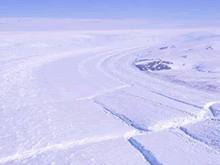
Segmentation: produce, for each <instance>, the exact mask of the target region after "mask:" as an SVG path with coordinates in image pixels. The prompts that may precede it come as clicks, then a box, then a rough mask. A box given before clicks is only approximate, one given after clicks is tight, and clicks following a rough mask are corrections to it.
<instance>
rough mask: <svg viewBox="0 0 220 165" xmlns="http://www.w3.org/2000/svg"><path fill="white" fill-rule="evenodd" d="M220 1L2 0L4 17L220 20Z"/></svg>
mask: <svg viewBox="0 0 220 165" xmlns="http://www.w3.org/2000/svg"><path fill="white" fill-rule="evenodd" d="M219 7H220V1H219V0H53V1H50V0H2V1H1V4H0V17H38V18H39V17H44V18H95V19H106V18H107V19H131V18H133V19H147V20H158V21H161V20H172V21H173V20H178V21H179V20H183V21H185V20H186V21H189V20H193V21H195V20H207V19H208V20H218V19H220V12H219V10H220V9H219Z"/></svg>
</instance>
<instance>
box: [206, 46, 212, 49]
mask: <svg viewBox="0 0 220 165" xmlns="http://www.w3.org/2000/svg"><path fill="white" fill-rule="evenodd" d="M205 49H206V50H213V47H212V46H206V48H205Z"/></svg>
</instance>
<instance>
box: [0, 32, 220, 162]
mask: <svg viewBox="0 0 220 165" xmlns="http://www.w3.org/2000/svg"><path fill="white" fill-rule="evenodd" d="M149 63H150V64H149ZM166 65H167V66H166ZM138 66H139V67H138ZM140 66H141V67H140ZM219 66H220V30H205V29H187V30H180V29H179V30H175V29H169V30H168V29H167V30H166V29H165V30H152V29H151V30H150V29H149V30H104V31H101V30H99V31H95V30H94V31H29V32H28V31H22V32H21V31H20V32H19V31H7V30H4V32H0V82H1V83H0V115H1V119H0V164H5V165H6V164H7V165H11V164H13V165H20V164H25V165H32V164H41V165H42V164H43V165H44V164H45V165H46V164H51V165H55V164H57V165H63V164H74V165H76V164H79V165H85V164H86V165H89V164H95V165H97V164H106V165H112V164H120V165H121V164H124V165H128V164H130V165H134V164H138V165H139V164H140V165H142V164H143V165H144V164H146V165H148V164H149V165H158V164H164V165H181V164H183V165H186V164H187V165H189V164H192V165H195V164H199V165H219V164H220V118H219V116H220V106H219V105H220V93H219V92H220V87H219V86H220V81H219V80H220V67H219ZM168 67H169V69H166V68H168ZM145 68H146V69H145ZM149 68H150V69H149ZM164 68H165V69H164Z"/></svg>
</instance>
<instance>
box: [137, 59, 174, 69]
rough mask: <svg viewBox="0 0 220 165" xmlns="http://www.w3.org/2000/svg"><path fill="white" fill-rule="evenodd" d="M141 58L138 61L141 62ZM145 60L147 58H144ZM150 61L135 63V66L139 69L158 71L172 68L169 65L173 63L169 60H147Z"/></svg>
mask: <svg viewBox="0 0 220 165" xmlns="http://www.w3.org/2000/svg"><path fill="white" fill-rule="evenodd" d="M142 61H143V60H142ZM142 61H141V60H140V61H138V62H142ZM145 61H147V60H145ZM149 61H150V62H146V63H145V64H135V66H136V67H137V68H138V69H140V70H141V71H149V70H150V71H159V70H170V69H172V68H171V67H170V66H169V65H170V64H173V63H172V62H169V61H162V60H149Z"/></svg>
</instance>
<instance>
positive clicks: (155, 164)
mask: <svg viewBox="0 0 220 165" xmlns="http://www.w3.org/2000/svg"><path fill="white" fill-rule="evenodd" d="M128 141H129V143H130V144H131V145H132V146H133V147H134V148H136V149H137V150H138V151H139V152H140V153H141V154H142V155H143V156H144V158H145V160H146V161H147V162H149V163H150V165H162V164H161V163H160V162H159V161H158V160H157V158H156V157H155V156H154V154H153V153H152V152H151V151H149V150H146V149H145V148H144V146H142V144H141V143H139V142H138V141H136V140H135V139H134V138H130V139H128Z"/></svg>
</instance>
